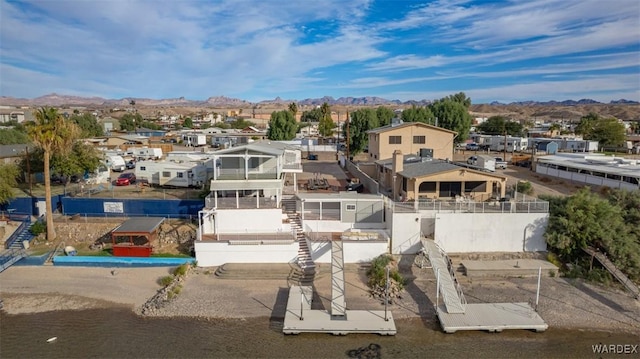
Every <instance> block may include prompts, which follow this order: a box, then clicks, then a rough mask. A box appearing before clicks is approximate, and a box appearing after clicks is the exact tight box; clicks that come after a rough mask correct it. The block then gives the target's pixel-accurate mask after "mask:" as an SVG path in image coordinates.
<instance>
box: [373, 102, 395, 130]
mask: <svg viewBox="0 0 640 359" xmlns="http://www.w3.org/2000/svg"><path fill="white" fill-rule="evenodd" d="M376 115H377V117H378V126H386V125H388V124H390V123H391V120H392V119H393V118H394V117H395V116H396V114H395V113H394V112H393V110H392V109H390V108H388V107H384V106H379V107H378V108H377V109H376Z"/></svg>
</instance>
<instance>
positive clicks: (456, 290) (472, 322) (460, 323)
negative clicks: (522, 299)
mask: <svg viewBox="0 0 640 359" xmlns="http://www.w3.org/2000/svg"><path fill="white" fill-rule="evenodd" d="M422 245H423V247H424V249H425V251H426V252H427V254H428V256H429V261H431V266H432V269H433V272H434V274H435V275H436V278H437V286H436V287H437V288H436V305H435V309H436V315H437V317H438V320H439V321H440V326H441V327H442V330H443V331H444V332H445V333H455V332H457V331H459V330H485V331H489V332H501V331H503V330H505V329H526V330H535V331H536V332H542V331H545V330H547V328H548V327H549V326H548V325H547V323H545V322H544V320H543V319H542V318H541V317H540V315H539V314H538V313H537V312H536V311H535V309H533V308H532V307H531V305H529V303H467V302H466V299H465V297H464V294H463V292H462V287H461V286H460V283H459V282H458V280H457V279H456V276H455V270H454V268H453V266H452V263H451V261H450V259H449V257H448V256H447V254H446V253H445V251H444V250H442V249H441V248H440V246H438V245H437V244H436V242H435V241H433V240H430V239H423V240H422ZM440 294H442V298H443V303H440V302H439V298H440Z"/></svg>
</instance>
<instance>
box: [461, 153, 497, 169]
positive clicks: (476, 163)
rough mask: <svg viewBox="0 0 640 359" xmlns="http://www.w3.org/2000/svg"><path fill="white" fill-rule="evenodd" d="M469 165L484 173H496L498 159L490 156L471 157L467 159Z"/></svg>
mask: <svg viewBox="0 0 640 359" xmlns="http://www.w3.org/2000/svg"><path fill="white" fill-rule="evenodd" d="M467 164H468V165H470V166H469V167H470V168H474V169H479V170H482V171H489V172H495V171H496V159H495V158H494V157H491V156H488V155H478V156H471V157H469V158H468V159H467Z"/></svg>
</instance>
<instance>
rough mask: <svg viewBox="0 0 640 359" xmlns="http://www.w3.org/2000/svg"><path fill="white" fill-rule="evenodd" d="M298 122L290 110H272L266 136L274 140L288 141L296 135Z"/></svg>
mask: <svg viewBox="0 0 640 359" xmlns="http://www.w3.org/2000/svg"><path fill="white" fill-rule="evenodd" d="M297 130H298V124H297V123H296V120H295V119H294V118H293V114H291V112H290V111H288V110H284V111H274V112H272V113H271V119H270V120H269V128H268V129H267V138H269V139H270V140H274V141H290V140H292V139H294V138H295V137H296V131H297Z"/></svg>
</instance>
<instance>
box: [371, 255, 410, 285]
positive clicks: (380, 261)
mask: <svg viewBox="0 0 640 359" xmlns="http://www.w3.org/2000/svg"><path fill="white" fill-rule="evenodd" d="M392 262H394V259H393V257H391V256H390V255H388V254H383V255H380V256H378V257H376V258H374V259H373V261H372V262H371V268H369V270H368V271H367V276H368V277H369V280H368V282H367V284H368V286H369V287H370V288H371V289H372V291H373V292H380V291H383V290H384V288H385V287H386V281H387V269H386V268H387V267H390V270H389V279H390V281H391V286H392V287H395V289H396V290H395V292H398V291H400V290H402V289H403V288H404V285H405V284H406V280H405V279H404V278H403V277H402V275H401V274H400V272H398V269H397V267H396V266H395V265H392V264H393V263H392ZM392 289H393V288H392Z"/></svg>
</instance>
